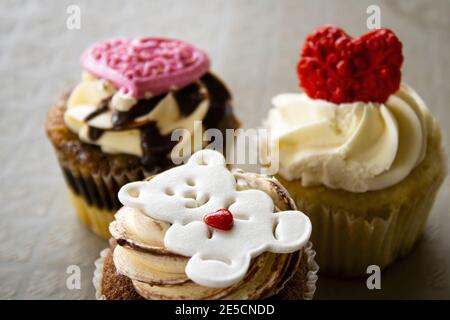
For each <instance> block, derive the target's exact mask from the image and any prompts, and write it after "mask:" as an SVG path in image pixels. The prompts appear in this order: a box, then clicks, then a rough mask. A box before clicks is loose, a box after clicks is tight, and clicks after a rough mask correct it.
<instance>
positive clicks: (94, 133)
mask: <svg viewBox="0 0 450 320" xmlns="http://www.w3.org/2000/svg"><path fill="white" fill-rule="evenodd" d="M110 100H111V98H107V99H103V100H102V101H101V102H100V106H99V107H98V108H97V109H96V110H94V111H93V112H91V113H90V114H88V115H87V117H86V118H85V119H84V121H85V122H88V121H89V120H92V119H94V118H95V117H97V116H99V115H101V114H102V113H104V112H106V111H108V110H109V101H110ZM103 132H105V130H103V129H99V128H95V127H91V126H88V136H89V139H91V140H93V141H96V140H98V139H100V137H101V136H102V135H103Z"/></svg>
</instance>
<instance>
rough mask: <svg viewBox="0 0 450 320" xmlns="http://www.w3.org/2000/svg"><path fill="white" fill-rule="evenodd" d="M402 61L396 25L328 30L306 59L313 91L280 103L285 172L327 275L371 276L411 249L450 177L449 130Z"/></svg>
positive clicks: (310, 44) (276, 141) (275, 136)
mask: <svg viewBox="0 0 450 320" xmlns="http://www.w3.org/2000/svg"><path fill="white" fill-rule="evenodd" d="M402 62H403V55H402V44H401V42H400V41H399V40H398V38H397V37H396V35H395V34H394V33H393V32H392V31H390V30H388V29H380V30H375V31H371V32H369V33H367V34H365V35H363V36H361V37H360V38H355V39H353V38H350V37H349V36H348V35H347V34H346V33H345V32H344V31H342V30H341V29H339V28H336V27H333V26H324V27H320V28H319V29H317V30H316V31H315V32H314V33H313V34H311V35H309V36H308V37H307V39H306V41H305V45H304V48H303V50H302V53H301V59H300V62H299V64H298V74H299V78H300V84H301V86H302V87H303V89H304V90H305V93H291V94H280V95H278V96H276V97H274V98H273V100H272V103H273V106H274V107H273V108H272V109H271V110H270V112H269V115H268V118H267V119H266V122H265V125H266V126H267V128H269V129H270V131H271V147H272V148H273V152H274V154H275V153H276V152H277V151H278V152H279V153H278V158H279V172H278V174H277V178H278V179H279V180H280V181H281V183H282V184H283V185H284V186H285V187H286V188H287V190H288V191H289V192H290V194H291V195H292V197H293V198H294V200H295V202H296V204H297V207H298V208H299V210H301V211H303V212H305V214H307V215H308V216H309V218H310V219H311V222H312V225H313V232H312V238H311V239H312V241H313V243H314V245H315V248H316V250H317V260H318V263H319V265H320V267H321V270H322V271H324V272H327V273H330V274H334V275H339V276H357V275H362V274H365V273H366V269H367V267H368V266H369V265H378V266H380V267H381V268H384V267H386V266H387V265H389V264H390V263H392V262H393V261H394V260H396V259H397V258H398V257H401V256H404V255H405V254H407V253H408V252H410V250H411V249H412V248H413V246H414V244H415V243H416V242H417V240H418V239H419V237H420V236H421V234H422V232H423V230H424V226H425V223H426V220H427V217H428V215H429V213H430V210H431V208H432V205H433V202H434V199H435V196H436V193H437V191H438V189H439V187H440V185H441V183H442V181H443V178H444V176H445V168H444V160H443V155H442V150H441V134H440V130H439V127H438V125H437V123H436V121H435V119H434V118H433V117H432V115H431V114H430V111H429V109H428V108H427V106H426V105H425V103H424V102H423V101H422V99H421V98H420V97H419V95H418V94H417V93H416V92H415V91H414V90H413V89H412V88H411V87H410V86H408V85H406V84H404V83H401V72H400V67H401V65H402Z"/></svg>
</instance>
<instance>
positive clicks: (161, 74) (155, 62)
mask: <svg viewBox="0 0 450 320" xmlns="http://www.w3.org/2000/svg"><path fill="white" fill-rule="evenodd" d="M81 66H82V67H83V69H85V70H86V71H88V72H90V73H92V74H93V75H94V76H97V77H100V78H103V79H106V80H109V81H111V82H112V83H113V84H114V85H116V86H117V87H118V88H119V89H120V90H122V91H123V92H124V93H127V94H131V95H132V96H134V97H135V98H137V99H140V98H142V97H145V96H148V95H151V96H155V95H159V94H162V93H165V92H168V91H169V90H171V89H174V88H182V87H184V86H186V85H188V84H190V83H192V82H194V81H196V80H197V79H199V78H200V77H201V76H202V75H204V74H205V73H206V72H207V71H208V69H209V66H210V61H209V58H208V56H207V55H206V53H205V52H204V51H202V50H200V49H198V48H196V47H194V46H192V45H190V44H188V43H186V42H184V41H181V40H175V39H164V38H139V39H120V38H118V39H111V40H107V41H104V42H100V43H96V44H94V45H92V46H91V47H89V48H88V49H87V50H86V51H84V52H83V54H82V55H81Z"/></svg>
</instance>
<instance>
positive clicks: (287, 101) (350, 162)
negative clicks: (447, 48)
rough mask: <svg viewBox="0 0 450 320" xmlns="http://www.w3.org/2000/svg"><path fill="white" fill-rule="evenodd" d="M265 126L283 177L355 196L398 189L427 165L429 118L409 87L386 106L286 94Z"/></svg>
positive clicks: (276, 104) (270, 113) (280, 98)
mask: <svg viewBox="0 0 450 320" xmlns="http://www.w3.org/2000/svg"><path fill="white" fill-rule="evenodd" d="M272 102H273V104H274V108H273V109H272V110H270V112H269V116H268V119H267V121H266V126H267V127H268V128H269V129H270V131H271V139H272V141H271V142H272V147H273V148H277V149H278V151H279V152H273V154H277V155H279V159H280V162H279V167H280V171H279V173H280V175H281V176H283V177H284V178H285V179H287V180H296V179H300V180H301V183H302V185H304V186H306V187H308V186H315V185H324V186H326V187H329V188H332V189H343V190H347V191H350V192H366V191H371V190H381V189H385V188H388V187H390V186H393V185H395V184H397V183H399V182H400V181H402V180H403V179H404V178H405V177H407V176H408V175H409V174H410V172H411V171H412V170H413V169H414V168H415V167H416V166H417V165H418V164H419V163H420V162H421V161H422V159H423V158H424V156H425V153H426V149H427V148H426V143H427V131H428V129H427V127H428V125H427V123H428V121H429V119H430V118H431V117H430V114H429V111H428V110H427V107H426V106H425V104H424V103H423V101H422V99H420V97H419V96H418V95H417V93H416V92H415V91H414V90H413V89H412V88H410V87H408V86H407V85H405V84H402V85H401V87H400V89H399V90H398V91H397V92H396V93H395V94H394V95H391V96H390V98H389V99H388V100H387V101H386V103H383V104H380V103H364V102H354V103H342V104H339V105H337V104H334V103H330V102H327V101H324V100H315V99H311V98H309V97H308V96H306V95H305V94H281V95H278V96H276V97H274V98H273V100H272Z"/></svg>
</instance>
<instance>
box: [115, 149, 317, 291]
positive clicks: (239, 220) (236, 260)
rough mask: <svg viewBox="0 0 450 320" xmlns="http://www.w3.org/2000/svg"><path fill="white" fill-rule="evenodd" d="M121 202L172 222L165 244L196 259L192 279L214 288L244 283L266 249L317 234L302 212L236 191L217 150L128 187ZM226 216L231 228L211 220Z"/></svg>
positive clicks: (283, 248)
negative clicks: (254, 261)
mask: <svg viewBox="0 0 450 320" xmlns="http://www.w3.org/2000/svg"><path fill="white" fill-rule="evenodd" d="M119 199H120V201H121V202H122V203H123V204H124V205H126V206H130V207H134V208H137V209H140V210H141V211H142V212H144V213H145V214H147V215H148V216H150V217H152V218H153V219H158V220H163V221H166V222H168V223H170V224H171V226H170V228H169V229H168V230H167V232H166V234H165V238H164V244H165V246H166V247H167V249H169V250H170V251H172V252H174V253H177V254H180V255H184V256H188V257H191V258H190V259H189V262H188V264H187V266H186V270H185V271H186V274H187V276H188V277H189V278H190V279H191V280H193V281H194V282H196V283H198V284H200V285H204V286H208V287H217V288H220V287H227V286H230V285H232V284H234V283H236V282H238V281H239V280H241V279H242V278H243V277H244V276H245V274H246V272H247V270H248V268H249V265H250V260H251V258H253V257H255V256H257V255H259V254H261V253H263V252H264V251H270V252H278V253H288V252H293V251H296V250H299V249H300V248H301V247H302V246H303V245H305V244H306V242H307V241H308V239H309V236H310V233H311V223H310V221H309V219H308V218H307V217H306V216H305V215H304V214H303V213H301V212H300V211H283V212H274V204H273V201H272V199H271V198H270V196H269V195H267V194H266V193H265V192H263V191H261V190H244V191H238V190H236V180H235V178H234V176H233V174H232V173H231V172H230V171H229V170H228V169H227V167H226V165H225V159H224V157H223V156H222V155H221V154H220V153H218V152H216V151H211V150H201V151H198V152H196V153H195V154H193V155H192V156H191V158H190V159H189V161H188V162H187V163H186V164H185V165H182V166H179V167H175V168H173V169H170V170H168V171H165V172H163V173H161V174H159V175H157V176H155V177H154V178H153V179H151V180H150V181H144V182H133V183H130V184H127V185H125V186H124V187H122V189H121V190H120V192H119ZM218 211H219V213H217V212H218ZM222 212H225V213H227V214H228V215H230V213H231V215H230V216H231V219H232V224H230V225H229V226H228V227H227V228H220V227H218V226H215V225H214V226H215V227H214V226H212V225H213V224H211V223H210V222H209V220H208V219H205V218H206V217H208V216H210V215H211V214H212V213H214V214H215V215H216V216H215V217H214V218H217V219H218V222H219V223H220V222H221V219H222V220H224V218H225V217H221V216H220V215H221V214H222ZM217 215H218V217H217ZM229 218H230V217H229V216H227V219H229Z"/></svg>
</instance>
